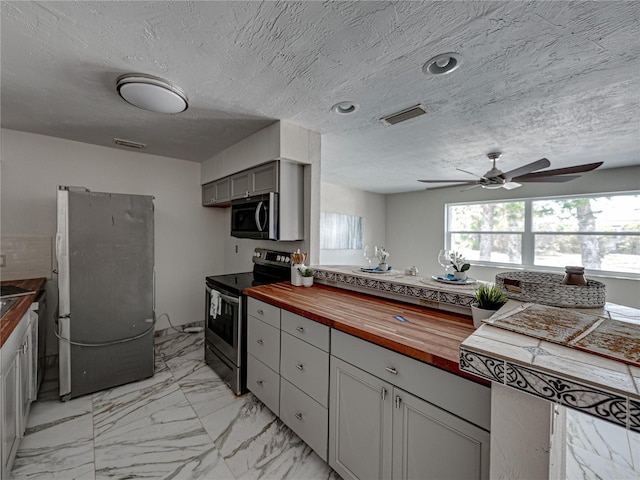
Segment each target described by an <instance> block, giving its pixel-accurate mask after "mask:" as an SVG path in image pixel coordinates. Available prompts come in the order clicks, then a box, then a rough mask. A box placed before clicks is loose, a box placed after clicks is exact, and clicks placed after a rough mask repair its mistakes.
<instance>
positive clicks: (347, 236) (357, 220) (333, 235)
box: [320, 212, 362, 250]
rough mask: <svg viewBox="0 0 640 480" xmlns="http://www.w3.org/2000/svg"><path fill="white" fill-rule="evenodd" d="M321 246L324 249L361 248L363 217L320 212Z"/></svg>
mask: <svg viewBox="0 0 640 480" xmlns="http://www.w3.org/2000/svg"><path fill="white" fill-rule="evenodd" d="M320 248H321V249H323V250H361V249H362V217H356V216H353V215H345V214H342V213H330V212H320Z"/></svg>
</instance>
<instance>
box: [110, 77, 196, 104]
mask: <svg viewBox="0 0 640 480" xmlns="http://www.w3.org/2000/svg"><path fill="white" fill-rule="evenodd" d="M116 83H117V88H118V93H119V94H120V96H121V97H122V98H123V99H124V100H125V101H126V102H128V103H130V104H131V105H133V106H135V107H138V108H143V109H145V110H151V111H152V112H158V113H180V112H184V111H185V110H186V109H187V107H188V106H189V103H188V100H187V95H186V94H185V93H184V92H183V91H182V89H180V88H179V87H177V86H175V85H172V84H170V83H169V82H167V81H166V80H163V79H162V78H159V77H154V76H152V75H145V74H143V73H127V74H125V75H121V76H119V77H118V80H117V82H116Z"/></svg>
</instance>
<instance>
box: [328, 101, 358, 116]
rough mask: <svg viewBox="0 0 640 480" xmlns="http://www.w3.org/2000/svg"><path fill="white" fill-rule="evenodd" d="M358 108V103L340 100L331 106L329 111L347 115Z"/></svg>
mask: <svg viewBox="0 0 640 480" xmlns="http://www.w3.org/2000/svg"><path fill="white" fill-rule="evenodd" d="M358 108H360V105H358V104H357V103H353V102H340V103H336V104H335V105H334V106H333V107H331V111H333V112H334V113H337V114H338V115H349V114H351V113H353V112H355V111H356V110H358Z"/></svg>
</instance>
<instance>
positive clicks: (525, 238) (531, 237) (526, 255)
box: [444, 190, 640, 279]
mask: <svg viewBox="0 0 640 480" xmlns="http://www.w3.org/2000/svg"><path fill="white" fill-rule="evenodd" d="M624 195H640V190H630V191H621V192H603V193H578V194H571V195H550V196H543V197H523V198H508V199H493V200H486V201H472V202H447V203H445V204H444V245H445V248H446V249H451V236H452V234H483V233H486V234H506V235H520V236H521V252H520V253H521V259H522V263H520V264H517V263H508V262H491V261H487V260H469V261H468V262H469V263H470V264H471V265H474V266H482V267H493V268H508V269H512V270H525V269H526V270H531V271H540V272H564V266H562V267H553V266H547V265H535V264H534V261H535V237H536V235H562V236H565V235H566V236H569V235H600V236H616V235H625V236H639V237H640V231H637V232H624V233H621V232H602V231H595V232H580V231H563V232H557V231H536V232H534V231H533V203H534V202H536V201H545V200H547V201H548V200H566V199H572V198H601V197H617V196H624ZM516 202H524V230H523V231H516V232H512V231H503V230H492V231H483V230H450V229H449V224H450V220H451V219H450V215H449V207H453V206H465V205H486V204H492V203H516ZM586 271H587V273H588V274H589V275H592V276H596V277H616V278H628V279H640V273H632V272H619V271H610V270H594V269H586Z"/></svg>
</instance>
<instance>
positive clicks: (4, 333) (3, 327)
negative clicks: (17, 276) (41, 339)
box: [0, 277, 47, 348]
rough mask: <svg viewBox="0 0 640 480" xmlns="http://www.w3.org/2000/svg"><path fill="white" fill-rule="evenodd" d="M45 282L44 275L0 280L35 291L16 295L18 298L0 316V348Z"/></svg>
mask: <svg viewBox="0 0 640 480" xmlns="http://www.w3.org/2000/svg"><path fill="white" fill-rule="evenodd" d="M46 282H47V279H46V278H44V277H40V278H29V279H25V280H5V281H3V282H0V284H2V285H3V286H7V285H12V286H15V287H21V288H26V289H28V290H35V293H32V294H30V295H24V296H22V297H17V298H19V299H20V300H19V301H18V302H16V303H15V305H13V307H11V309H10V310H9V311H8V312H7V313H6V315H5V316H4V317H2V320H0V348H1V347H2V346H3V345H4V343H5V342H6V341H7V339H8V338H9V337H10V336H11V334H12V333H13V330H14V329H15V328H16V326H17V325H18V323H20V320H22V317H23V316H24V314H25V313H27V312H28V311H29V307H30V306H31V304H32V303H33V302H35V300H36V298H37V297H38V294H39V293H40V292H41V291H42V290H43V289H44V286H45V284H46Z"/></svg>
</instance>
